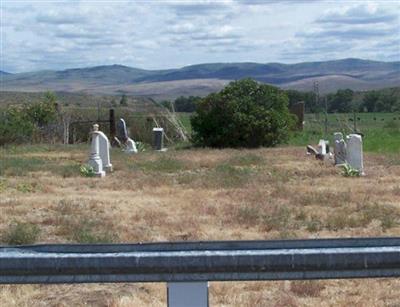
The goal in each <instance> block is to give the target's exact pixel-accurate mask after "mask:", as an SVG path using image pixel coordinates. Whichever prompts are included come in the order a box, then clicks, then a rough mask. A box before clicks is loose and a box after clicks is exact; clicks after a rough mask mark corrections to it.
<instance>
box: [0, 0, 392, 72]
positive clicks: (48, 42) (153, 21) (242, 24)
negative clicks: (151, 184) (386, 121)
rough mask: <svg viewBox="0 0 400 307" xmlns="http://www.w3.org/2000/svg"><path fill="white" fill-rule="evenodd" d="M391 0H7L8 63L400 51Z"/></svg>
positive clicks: (29, 66)
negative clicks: (23, 0)
mask: <svg viewBox="0 0 400 307" xmlns="http://www.w3.org/2000/svg"><path fill="white" fill-rule="evenodd" d="M399 11H400V7H399V5H398V4H397V3H396V2H392V1H369V2H365V3H364V2H362V3H361V2H357V3H355V2H354V1H345V0H342V1H340V5H338V4H337V2H332V1H325V0H321V1H317V0H315V1H311V0H309V1H306V0H303V1H288V0H284V1H278V0H269V1H262V0H246V1H245V0H221V1H217V0H215V1H211V0H198V1H196V0H191V1H178V0H175V1H173V0H171V1H169V0H168V1H163V2H161V1H158V2H157V1H144V0H141V1H128V0H127V1H109V2H105V1H101V2H96V1H89V0H82V1H69V2H66V1H62V2H60V1H46V2H37V1H25V2H10V1H3V6H2V19H1V29H0V30H1V32H2V35H3V40H2V46H1V47H2V48H1V49H2V54H1V58H2V61H1V64H2V65H1V66H2V67H1V68H0V70H5V71H11V72H17V71H30V70H41V69H65V68H71V67H77V66H95V65H108V64H114V63H117V64H123V65H129V66H139V67H142V68H149V69H158V68H160V69H161V68H171V67H180V66H183V65H186V64H188V63H191V64H194V63H204V62H240V61H252V62H264V63H265V62H277V61H284V62H301V61H310V60H321V59H327V58H346V57H354V56H359V57H363V58H371V59H376V60H388V59H396V58H398V57H399V54H400V50H399V48H398V47H399V43H400V33H399V30H398V29H399V28H400V24H399V18H400V17H399V13H398V12H399Z"/></svg>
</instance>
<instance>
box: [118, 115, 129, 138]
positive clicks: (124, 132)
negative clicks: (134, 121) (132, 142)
mask: <svg viewBox="0 0 400 307" xmlns="http://www.w3.org/2000/svg"><path fill="white" fill-rule="evenodd" d="M117 137H118V139H119V140H120V141H121V142H122V143H125V142H126V140H127V139H128V129H126V123H125V120H124V119H123V118H120V119H119V121H118V124H117Z"/></svg>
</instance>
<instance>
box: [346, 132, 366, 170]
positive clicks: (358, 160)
mask: <svg viewBox="0 0 400 307" xmlns="http://www.w3.org/2000/svg"><path fill="white" fill-rule="evenodd" d="M346 161H347V163H348V164H349V165H350V166H351V167H352V168H354V169H356V170H358V171H359V172H360V174H361V175H364V162H363V148H362V137H361V135H358V134H350V135H348V136H347V153H346Z"/></svg>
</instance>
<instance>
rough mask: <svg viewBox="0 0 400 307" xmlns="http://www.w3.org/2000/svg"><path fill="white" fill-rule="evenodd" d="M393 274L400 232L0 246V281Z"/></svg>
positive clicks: (399, 267)
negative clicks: (359, 235) (308, 237)
mask: <svg viewBox="0 0 400 307" xmlns="http://www.w3.org/2000/svg"><path fill="white" fill-rule="evenodd" d="M399 276H400V238H365V239H320V240H282V241H223V242H182V243H150V244H113V245H107V244H106V245H63V244H61V245H57V244H56V245H32V246H19V247H7V246H2V247H0V283H3V284H4V283H7V284H20V283H21V284H22V283H90V282H187V281H191V282H194V281H228V280H229V281H231V280H282V279H326V278H362V277H399Z"/></svg>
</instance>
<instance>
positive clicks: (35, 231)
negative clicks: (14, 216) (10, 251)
mask: <svg viewBox="0 0 400 307" xmlns="http://www.w3.org/2000/svg"><path fill="white" fill-rule="evenodd" d="M39 234H40V229H39V227H38V226H37V225H34V224H31V223H20V222H17V223H13V224H12V225H11V226H10V229H9V230H8V231H7V232H6V233H5V235H4V237H3V241H4V242H6V243H7V244H9V245H22V244H32V243H35V242H36V241H37V239H38V237H39Z"/></svg>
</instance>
